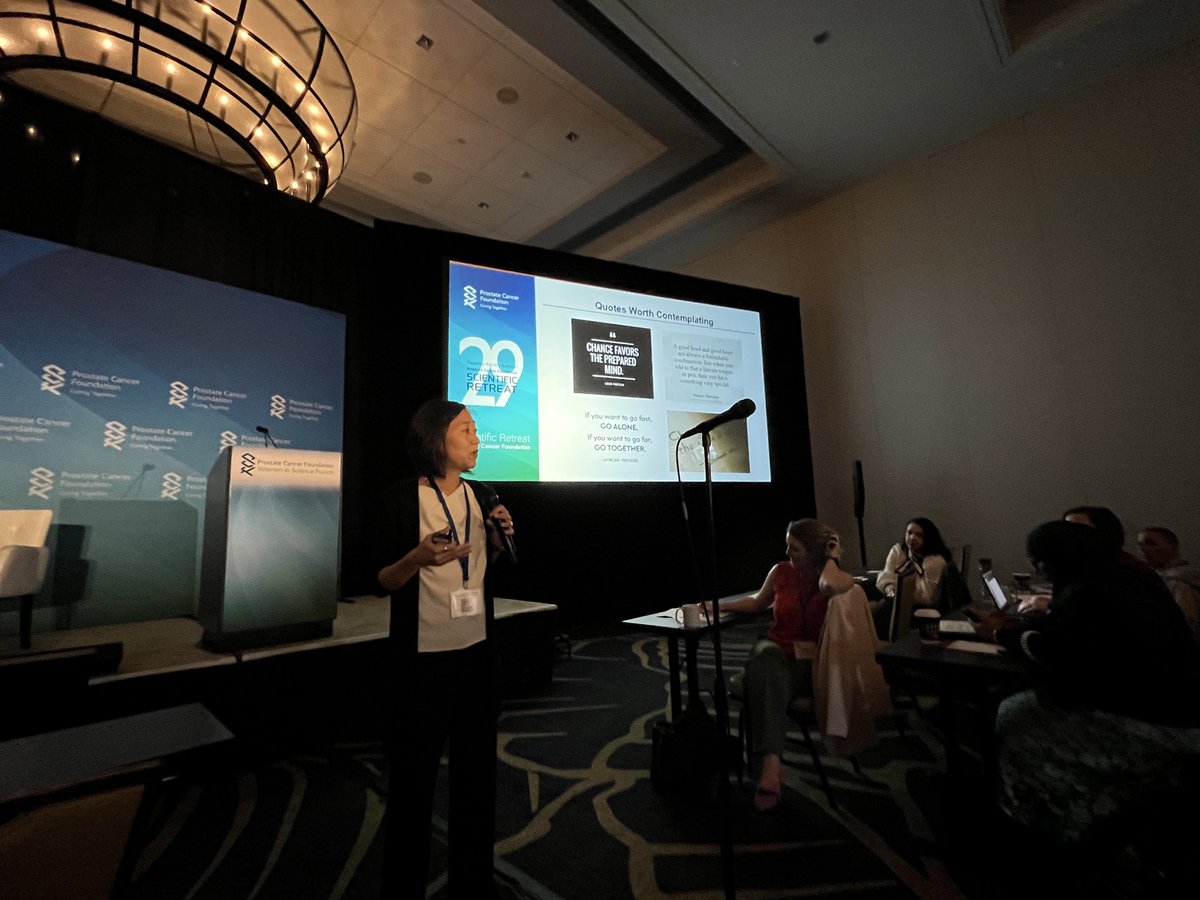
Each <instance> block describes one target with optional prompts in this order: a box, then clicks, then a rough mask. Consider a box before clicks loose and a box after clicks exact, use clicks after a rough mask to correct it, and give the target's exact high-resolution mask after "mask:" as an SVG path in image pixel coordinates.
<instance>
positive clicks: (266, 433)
mask: <svg viewBox="0 0 1200 900" xmlns="http://www.w3.org/2000/svg"><path fill="white" fill-rule="evenodd" d="M254 430H255V431H257V432H258V433H259V434H261V435H262V436H263V446H264V447H265V446H267V441H270V442H271V446H272V447H275V448H278V447H279V445H278V444H277V443H275V438H273V437H271V432H270V431H268V430H267V427H266V426H265V425H255V426H254Z"/></svg>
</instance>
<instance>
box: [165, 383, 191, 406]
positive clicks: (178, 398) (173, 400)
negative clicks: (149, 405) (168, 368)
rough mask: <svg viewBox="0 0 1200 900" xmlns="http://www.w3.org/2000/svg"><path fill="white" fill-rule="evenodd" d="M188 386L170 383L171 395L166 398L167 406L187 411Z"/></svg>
mask: <svg viewBox="0 0 1200 900" xmlns="http://www.w3.org/2000/svg"><path fill="white" fill-rule="evenodd" d="M187 401H188V386H187V385H186V384H184V383H183V382H182V381H172V382H171V393H170V394H169V395H168V397H167V405H168V406H174V407H176V408H177V409H187Z"/></svg>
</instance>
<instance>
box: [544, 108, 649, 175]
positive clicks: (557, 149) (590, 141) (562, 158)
mask: <svg viewBox="0 0 1200 900" xmlns="http://www.w3.org/2000/svg"><path fill="white" fill-rule="evenodd" d="M568 134H575V135H576V139H575V140H574V141H571V140H568V139H567V135H568ZM520 137H521V139H522V140H523V141H525V142H526V143H527V144H529V145H531V146H532V147H534V148H535V149H537V150H540V151H542V152H543V153H545V154H547V155H549V156H550V157H551V158H552V159H554V160H556V161H558V162H559V163H561V164H562V165H564V166H566V167H567V168H568V169H571V170H572V171H574V172H578V173H579V174H580V175H582V176H583V177H584V178H586V179H587V180H588V181H590V182H591V183H592V184H597V185H599V184H606V183H607V182H608V181H609V180H611V178H612V177H613V175H614V174H615V173H616V171H615V169H616V167H615V165H614V163H615V161H618V160H635V159H638V158H648V156H647V154H646V151H645V149H644V148H643V147H642V146H641V145H640V144H639V143H638V142H636V141H634V140H633V139H632V138H630V137H629V135H627V134H626V133H625V132H624V131H621V129H619V128H617V127H616V126H614V125H612V124H610V123H609V122H608V121H606V120H605V119H603V118H602V117H600V116H599V115H597V114H596V112H595V111H593V110H592V109H590V108H589V107H587V106H585V105H584V104H583V103H581V102H580V101H578V100H576V99H575V98H574V97H569V98H567V99H566V100H565V101H564V102H562V103H559V104H556V105H555V106H554V107H553V108H551V109H549V110H547V111H546V114H545V115H544V116H542V118H540V119H539V120H538V121H537V122H535V123H534V124H533V125H532V126H530V128H528V129H527V130H526V131H525V132H524V133H523V134H522V135H520Z"/></svg>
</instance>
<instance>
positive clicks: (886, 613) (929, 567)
mask: <svg viewBox="0 0 1200 900" xmlns="http://www.w3.org/2000/svg"><path fill="white" fill-rule="evenodd" d="M947 565H953V563H952V562H951V560H950V550H949V548H947V547H946V542H945V541H943V540H942V533H941V532H940V531H938V527H937V526H936V525H934V524H933V522H931V521H930V520H929V519H926V518H924V517H922V516H918V517H917V518H915V519H909V521H908V526H907V527H906V528H905V529H904V540H902V541H901V542H899V543H897V544H893V545H892V549H891V550H889V551H888V555H887V560H886V561H885V562H884V564H883V570H882V571H881V572H880V573H879V576H878V577H877V578H876V579H875V585H876V586H877V587H878V588H879V590H880V592H881V593H882V594H883V599H882V600H877V601H875V602H874V603H872V613H871V614H872V616H873V617H874V619H875V627H876V631H877V632H878V634H879V636H880V637H881V638H883V637H886V636H887V629H888V622H889V620H890V619H891V615H892V606H893V604H894V603H895V602H896V585H897V584H898V582H899V581H900V576H901V575H903V574H905V573H908V572H912V573H913V574H914V576H915V577H916V579H917V584H916V592H915V594H914V596H913V606H914V607H918V606H935V605H936V604H937V596H938V593H937V589H938V583H939V582H940V581H941V578H942V572H943V571H945V568H946V566H947ZM945 611H946V610H943V612H945Z"/></svg>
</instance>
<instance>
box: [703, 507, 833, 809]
mask: <svg viewBox="0 0 1200 900" xmlns="http://www.w3.org/2000/svg"><path fill="white" fill-rule="evenodd" d="M785 541H786V543H787V561H786V562H779V563H776V564H775V565H774V566H772V567H771V571H770V572H768V573H767V579H766V581H764V582H763V586H762V587H761V588H759V590H758V593H757V594H755V595H754V596H752V597H743V598H742V599H741V600H734V601H733V602H731V603H725V604H722V605H721V609H722V611H732V612H761V611H763V610H765V609H767V608H771V609H772V610H773V611H774V620H773V621H772V623H771V629H770V631H768V632H767V638H766V639H765V640H761V641H759V642H758V643H757V644H755V645H754V649H752V650H751V651H750V658H749V660H748V661H747V662H746V671H745V674H744V676H743V680H742V691H743V695H744V697H745V705H746V708H747V709H748V710H749V712H750V725H751V728H750V731H751V734H750V754H751V764H752V765H755V764H757V765H758V766H760V769H761V772H760V776H759V781H758V791H757V793H756V794H755V798H754V804H755V806H756V807H757V808H758V809H760V810H763V811H766V810H768V809H773V808H774V807H775V806H776V805H778V803H779V796H780V791H781V789H782V786H783V763H782V760H781V757H780V754H782V753H783V748H784V743H785V741H786V736H787V726H788V714H787V711H788V707H789V706H790V705H791V703H792V701H793V700H794V699H795V698H796V697H802V696H803V697H811V696H812V694H813V674H812V665H813V659H814V658H815V657H816V650H817V641H818V640H820V637H821V629H822V627H824V625H825V611H826V608H827V607H828V603H829V601H828V597H829V596H830V595H832V594H837V593H840V592H841V591H844V590H847V589H849V588H850V587H851V586H852V585H853V583H854V579H853V577H852V576H851V575H850V574H849V573H847V572H843V571H842V570H841V569H840V568H839V567H838V564H837V560H838V557H840V556H841V554H842V550H841V543H840V541H839V540H838V536H837V532H835V531H834V530H833V529H832V528H830V527H829V526H827V525H822V524H821V523H820V522H818V521H817V520H816V519H798V520H797V521H795V522H790V523H788V527H787V535H786V537H785ZM706 611H707V610H706Z"/></svg>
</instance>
